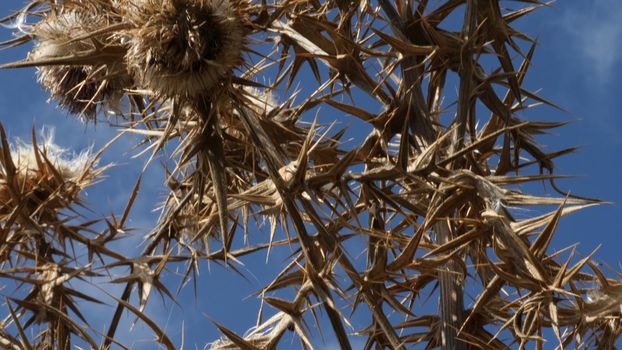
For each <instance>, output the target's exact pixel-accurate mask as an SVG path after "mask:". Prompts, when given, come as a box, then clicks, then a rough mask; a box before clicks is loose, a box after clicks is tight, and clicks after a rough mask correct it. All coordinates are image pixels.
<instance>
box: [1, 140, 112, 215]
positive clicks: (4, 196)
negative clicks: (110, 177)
mask: <svg viewBox="0 0 622 350" xmlns="http://www.w3.org/2000/svg"><path fill="white" fill-rule="evenodd" d="M10 158H11V159H2V162H1V164H0V214H1V215H6V214H9V213H11V212H12V211H13V210H14V208H15V207H17V206H18V205H19V204H20V203H22V201H26V205H25V206H24V207H25V208H26V210H27V211H28V214H29V215H31V214H32V213H33V212H35V211H37V210H43V209H47V210H52V211H54V210H57V209H61V208H64V207H68V206H69V205H71V204H72V203H73V202H75V201H76V200H77V199H78V198H77V196H78V194H79V192H80V191H81V190H82V189H84V188H85V187H87V186H88V185H90V184H91V183H92V181H93V180H94V179H95V177H96V176H97V175H98V174H99V173H100V170H101V169H97V170H95V169H93V165H94V163H95V161H94V160H93V157H92V155H91V154H90V152H88V151H85V152H82V153H80V154H77V155H72V154H70V153H69V152H68V151H67V150H65V149H63V148H61V147H59V146H57V145H56V144H54V139H53V134H52V133H49V134H48V135H45V137H44V142H43V144H42V145H41V146H38V147H35V146H33V145H32V144H26V143H24V142H22V141H19V140H18V141H17V142H16V143H15V146H14V147H13V149H11V151H10Z"/></svg>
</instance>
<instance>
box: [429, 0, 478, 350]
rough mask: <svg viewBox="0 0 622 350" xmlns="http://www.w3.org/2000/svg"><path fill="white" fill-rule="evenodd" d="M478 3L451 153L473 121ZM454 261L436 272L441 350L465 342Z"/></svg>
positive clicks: (466, 33)
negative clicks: (462, 339) (460, 334)
mask: <svg viewBox="0 0 622 350" xmlns="http://www.w3.org/2000/svg"><path fill="white" fill-rule="evenodd" d="M476 9H477V0H468V1H467V2H466V10H465V13H464V24H463V27H462V36H463V39H464V41H465V43H466V45H465V47H464V48H463V50H462V54H461V58H460V60H461V66H460V67H461V69H460V71H459V72H458V74H459V76H460V89H459V91H458V110H457V115H456V119H455V121H454V123H455V124H456V128H455V129H454V130H455V131H454V135H453V136H454V137H453V140H452V144H451V147H450V154H452V153H455V152H456V151H458V150H460V149H461V148H462V147H463V146H464V137H465V134H466V133H467V127H468V126H469V123H471V122H472V121H473V120H474V116H473V115H471V110H472V103H471V93H472V92H471V91H472V85H473V84H472V79H473V77H472V76H473V62H472V52H471V48H472V41H473V37H472V36H473V33H474V31H475V29H476V26H477V11H476ZM463 166H464V164H462V162H452V163H451V164H450V167H452V168H454V169H459V168H462V167H463ZM449 225H450V223H449V222H447V221H445V222H441V223H438V224H437V225H436V235H437V240H438V243H439V244H441V245H442V244H446V243H447V242H449V241H451V240H452V239H454V238H455V237H453V233H452V229H451V227H450V226H449ZM457 265H458V264H457V263H456V261H454V260H453V259H452V260H449V261H448V262H447V263H446V264H445V266H443V267H442V270H441V272H439V284H440V288H441V293H440V294H441V296H440V298H441V300H440V303H439V309H440V310H439V313H440V316H441V322H442V326H441V349H443V350H466V349H467V348H468V346H467V343H465V342H463V341H461V340H459V339H458V331H459V330H460V329H462V324H463V322H464V287H463V285H462V284H463V283H462V280H463V278H464V277H463V276H462V273H461V272H460V271H459V269H458V268H459V266H457Z"/></svg>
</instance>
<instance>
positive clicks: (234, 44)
mask: <svg viewBox="0 0 622 350" xmlns="http://www.w3.org/2000/svg"><path fill="white" fill-rule="evenodd" d="M122 12H123V14H124V17H125V18H126V20H129V21H130V22H131V23H132V25H133V26H134V29H132V30H130V31H129V33H128V36H129V45H130V47H129V50H128V53H127V56H126V58H127V62H128V66H129V67H130V70H131V71H132V72H133V74H134V77H135V78H136V80H138V81H139V82H141V83H142V85H143V86H144V87H145V88H148V89H151V90H153V92H154V93H157V94H163V95H165V96H177V97H188V98H191V97H195V96H199V95H204V94H206V93H208V92H209V91H210V89H212V88H214V87H215V86H216V85H217V84H218V83H219V82H220V81H221V80H222V79H223V78H224V77H226V76H228V75H229V74H230V72H231V70H232V69H233V68H234V67H235V66H237V65H238V64H239V63H240V62H241V58H240V52H241V50H242V46H243V32H244V30H243V24H242V21H241V20H240V16H238V15H237V13H236V10H235V8H234V6H232V3H231V2H230V1H228V0H164V1H161V0H129V1H128V2H127V3H125V4H124V6H123V11H122Z"/></svg>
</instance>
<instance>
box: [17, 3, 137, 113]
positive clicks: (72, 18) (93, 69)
mask: <svg viewBox="0 0 622 350" xmlns="http://www.w3.org/2000/svg"><path fill="white" fill-rule="evenodd" d="M109 24H110V23H109V19H106V17H104V16H100V15H98V14H96V13H94V12H92V13H91V12H85V11H77V10H73V11H69V12H64V13H60V14H58V15H49V16H48V17H47V18H45V19H44V20H43V21H41V22H40V23H38V24H37V25H36V26H35V27H34V31H33V33H34V36H35V38H36V41H37V42H36V45H35V47H34V48H33V50H32V52H30V54H29V55H28V59H29V60H30V61H34V62H49V61H50V60H58V61H61V60H62V61H66V62H67V64H63V63H60V62H59V63H57V64H48V63H46V64H42V65H38V69H37V75H38V80H39V83H40V84H41V85H42V86H43V87H44V88H45V89H46V90H48V91H49V92H50V95H51V98H52V99H54V100H56V101H57V102H58V104H59V105H60V106H61V107H62V108H64V109H66V110H67V111H68V112H70V113H72V114H80V115H82V116H85V117H87V119H93V118H94V117H95V114H96V112H97V106H98V105H99V104H102V103H112V104H116V102H117V101H118V99H119V98H120V97H121V96H122V89H123V87H124V86H125V85H127V83H128V76H127V73H125V68H124V64H123V61H122V57H123V54H119V57H118V59H114V56H113V55H112V56H111V55H108V56H107V60H106V61H103V60H99V61H98V60H97V59H92V58H93V57H97V55H98V54H99V53H100V51H103V50H110V46H109V45H110V43H109V42H108V41H109V38H107V37H105V36H104V35H98V36H89V33H91V32H93V31H94V30H97V29H100V28H104V27H106V26H107V25H109ZM102 47H103V48H102ZM77 57H81V58H82V59H81V61H84V60H85V58H88V57H90V58H91V59H92V60H93V64H89V65H78V64H75V65H74V64H70V62H71V61H72V60H75V59H76V58H77ZM81 64H83V63H81Z"/></svg>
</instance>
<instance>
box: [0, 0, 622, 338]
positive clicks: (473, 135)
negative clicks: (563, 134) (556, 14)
mask: <svg viewBox="0 0 622 350" xmlns="http://www.w3.org/2000/svg"><path fill="white" fill-rule="evenodd" d="M544 5H546V3H543V2H540V1H532V0H523V1H500V0H490V1H481V0H480V1H476V0H445V1H440V2H428V1H412V0H399V1H387V0H375V1H360V2H349V1H334V0H322V1H302V0H293V1H270V2H267V1H243V0H164V1H155V0H115V1H112V0H65V1H51V0H49V1H41V0H37V1H33V2H32V3H31V4H30V5H28V6H27V7H26V8H25V9H24V10H23V11H22V12H20V13H18V14H15V15H14V16H10V17H7V19H6V21H9V20H15V19H19V18H21V17H23V16H24V14H26V15H27V16H30V17H32V16H37V17H40V18H41V19H40V21H39V22H38V23H37V24H35V25H33V26H32V33H26V34H25V35H24V36H22V37H18V38H16V39H14V40H11V41H8V42H6V43H4V45H6V46H11V45H18V44H23V43H26V42H29V41H30V40H34V41H35V44H34V47H33V49H32V51H31V53H30V55H29V57H28V58H27V59H26V60H25V61H21V62H16V63H9V64H6V65H4V67H5V68H11V67H25V66H36V67H38V69H39V73H38V74H39V78H40V81H41V83H42V84H43V85H44V86H45V87H47V88H48V90H49V91H50V93H51V95H52V97H53V98H55V99H56V100H58V102H59V104H60V105H61V106H63V107H65V108H67V109H68V111H69V112H71V113H75V114H85V115H87V116H93V115H94V114H96V112H101V108H99V109H98V108H97V107H96V106H97V105H98V104H100V103H102V102H105V101H109V100H111V99H113V100H114V99H118V98H120V95H123V96H124V97H125V98H127V101H128V107H129V109H128V110H127V111H126V112H125V113H123V116H124V117H125V119H124V121H125V122H126V123H125V124H122V125H121V129H122V131H123V134H122V135H125V134H130V133H131V134H137V135H141V136H143V137H144V140H143V142H141V143H140V144H139V145H137V148H139V149H140V148H142V150H141V152H144V153H148V154H149V155H150V156H151V158H150V160H152V159H154V158H155V157H157V156H161V155H164V156H165V157H168V158H166V159H167V161H165V162H164V163H163V164H164V167H165V170H166V179H163V181H164V183H165V184H166V186H165V187H167V197H166V199H165V201H164V203H163V204H161V209H162V215H161V217H160V219H159V221H158V222H157V223H156V224H155V225H154V229H153V230H152V232H150V234H149V235H148V236H147V239H146V240H147V245H146V247H145V248H144V250H143V251H142V253H140V254H136V257H130V258H128V257H125V256H123V255H122V254H120V253H119V252H117V251H115V249H113V248H111V245H110V243H111V242H113V241H114V240H116V239H117V238H120V236H119V234H120V233H124V232H125V231H126V230H127V228H126V227H125V226H126V222H127V220H128V217H129V215H130V211H131V207H132V204H133V203H134V200H135V199H136V196H137V195H138V191H139V188H140V185H141V181H143V179H138V180H137V184H136V187H135V190H134V192H133V193H132V194H131V195H130V198H129V201H128V205H127V207H126V208H125V209H123V211H122V215H121V216H120V217H119V218H117V217H115V216H112V217H110V218H106V220H105V223H106V225H105V228H104V229H95V228H94V223H93V222H90V221H85V222H84V223H81V224H76V223H75V222H73V221H72V220H63V219H64V218H65V216H63V213H65V212H66V211H69V210H71V211H73V212H75V213H76V215H77V213H78V211H77V210H75V204H81V203H80V202H79V201H78V200H77V199H78V198H79V197H78V195H79V193H80V191H81V190H82V189H84V188H85V187H86V186H87V185H88V184H89V183H90V182H92V181H93V180H94V179H95V177H96V176H97V175H99V173H100V171H101V169H95V168H94V165H95V159H97V157H94V158H92V159H91V160H89V161H88V162H85V163H84V164H83V166H79V167H78V170H79V171H78V170H75V171H74V170H71V169H74V168H71V169H69V168H68V165H67V164H68V163H65V162H64V161H62V159H64V158H62V157H61V158H59V157H58V156H57V155H58V151H56V149H55V148H53V147H51V146H47V148H46V147H43V148H40V147H37V146H36V145H35V146H33V147H31V148H28V147H25V148H24V147H22V148H19V147H18V148H13V149H11V147H9V146H8V143H7V141H6V137H4V136H3V145H2V151H3V152H2V158H1V160H2V166H3V168H2V169H3V170H2V172H0V176H2V178H1V179H2V182H1V183H0V185H1V186H2V187H0V199H1V200H2V202H1V203H0V205H1V206H0V215H1V218H0V223H2V226H3V230H2V231H0V234H1V235H2V237H1V238H3V240H0V242H4V243H0V244H2V245H1V246H0V248H2V251H0V253H2V254H0V259H2V260H0V261H1V262H3V263H4V264H3V265H1V266H0V269H1V270H0V278H3V279H10V280H13V281H19V282H23V283H25V284H30V285H32V288H31V289H30V291H29V292H28V294H27V295H25V296H24V294H25V293H21V294H20V290H16V291H15V292H14V294H9V295H11V296H12V297H11V299H10V300H7V302H6V309H7V310H8V313H9V314H8V315H7V317H6V318H5V320H4V321H2V322H1V323H0V345H2V346H5V347H7V348H11V346H12V345H10V344H18V343H19V344H21V345H23V347H24V348H37V347H39V348H46V347H47V348H49V347H56V348H63V349H65V348H67V349H68V348H69V347H70V345H71V344H72V340H73V339H74V338H75V337H78V338H80V339H82V340H83V341H84V342H86V343H88V344H89V345H90V346H93V347H98V348H102V349H107V348H109V347H111V346H113V345H114V344H117V345H119V344H118V340H117V339H116V337H117V329H118V328H119V326H120V325H121V322H122V321H121V317H122V314H123V312H124V310H127V311H129V312H131V313H132V314H133V315H135V316H136V317H137V318H138V319H140V321H141V322H144V323H145V324H147V325H148V326H149V327H150V328H151V329H152V330H153V331H154V333H155V334H156V336H157V337H156V339H157V342H159V343H160V344H161V345H162V346H164V347H165V348H167V349H174V348H175V347H176V346H179V344H177V343H176V341H175V340H174V339H171V337H170V336H169V335H168V334H167V333H166V332H165V331H163V330H162V328H161V326H160V325H158V324H157V322H156V321H155V320H154V319H152V318H151V317H150V316H148V315H147V314H146V312H145V305H146V303H147V302H148V299H149V296H150V294H151V291H152V290H157V291H158V292H160V293H161V294H162V295H164V296H167V297H168V298H170V299H172V301H175V297H174V296H173V294H172V293H171V292H170V291H169V286H168V285H166V284H165V283H164V282H163V279H162V276H165V275H167V274H168V273H169V270H168V269H167V267H173V266H180V264H185V271H184V273H183V277H182V280H181V285H184V284H185V283H186V281H188V280H189V279H191V278H209V276H208V277H205V275H204V274H202V275H200V276H199V275H198V274H197V272H198V270H199V269H200V268H201V266H202V265H201V263H202V262H205V261H216V262H222V263H224V264H227V265H228V266H230V267H231V268H232V269H233V270H234V271H236V272H240V271H239V270H238V269H237V268H236V266H237V264H238V263H239V262H240V261H241V260H242V259H243V258H244V256H246V255H250V254H257V253H259V252H263V251H267V252H268V253H270V252H271V250H273V249H288V252H289V253H290V260H289V261H288V263H287V264H285V265H284V267H283V269H282V270H281V271H278V272H276V273H275V278H274V279H273V281H272V282H271V283H269V284H268V285H266V286H264V287H263V288H261V290H260V291H258V293H257V295H258V297H259V298H261V301H262V308H261V309H260V311H259V317H258V320H259V321H258V322H257V324H255V325H254V327H253V324H251V323H249V324H248V327H249V328H252V330H251V331H249V332H248V334H246V335H245V336H239V335H237V334H235V333H234V332H232V331H231V330H229V329H227V328H226V327H224V326H222V325H220V324H218V323H216V326H217V328H218V329H219V330H220V331H222V333H223V334H224V338H222V339H219V340H217V341H215V342H212V343H209V344H208V346H209V347H210V348H212V349H275V348H276V347H277V346H278V345H279V344H280V343H281V342H283V339H286V337H284V335H285V334H287V333H290V332H291V333H293V334H295V335H296V336H297V337H298V338H299V339H300V341H301V344H302V346H303V347H307V348H311V347H313V346H316V345H317V344H314V341H315V339H316V338H317V337H316V336H313V335H311V334H310V330H311V328H310V327H308V324H309V323H311V322H314V323H316V326H317V329H330V330H331V332H332V333H330V334H328V336H331V337H333V338H334V339H336V340H337V342H338V343H339V346H340V347H341V348H342V349H351V348H352V345H351V341H352V339H353V338H355V337H362V339H364V341H365V348H366V349H372V348H374V347H377V348H393V349H405V348H409V347H412V346H413V345H416V344H423V346H424V347H425V348H426V349H431V348H438V347H440V348H442V349H471V348H472V349H475V348H480V349H509V348H511V347H514V346H518V347H519V348H528V347H529V348H531V347H535V348H542V347H543V346H544V344H545V342H548V343H555V344H557V345H558V346H559V347H560V348H567V347H578V348H585V347H590V346H592V347H597V348H602V349H609V348H613V347H614V346H615V342H616V339H617V338H618V336H619V335H620V334H621V333H622V327H621V322H622V311H621V309H620V305H622V304H621V303H622V297H621V295H622V294H621V292H620V290H621V288H622V287H621V284H620V281H619V276H613V277H610V276H608V275H607V274H605V273H604V272H603V271H601V269H600V268H599V267H598V265H597V264H596V263H595V262H594V257H593V254H590V255H588V256H587V257H581V258H577V256H578V255H577V254H576V253H575V251H574V249H570V248H563V249H558V250H557V251H553V249H552V248H551V247H550V245H551V242H552V238H553V236H554V234H555V232H556V229H557V226H558V223H559V220H560V219H561V217H563V216H565V215H568V214H570V213H573V212H575V211H577V210H581V209H584V208H586V207H590V206H594V205H597V204H599V203H600V201H598V200H594V199H590V198H583V197H579V196H573V195H570V194H568V193H566V192H565V191H562V190H560V189H559V188H558V187H557V185H556V180H558V179H559V178H561V176H559V175H557V174H555V173H554V169H555V166H554V161H555V159H556V158H558V157H560V156H562V155H566V154H568V153H572V152H573V151H574V149H573V148H569V149H564V150H560V151H554V152H546V151H545V150H544V148H543V147H542V146H541V145H540V144H539V142H538V141H539V138H540V136H541V135H542V134H546V133H547V132H548V131H549V130H550V129H554V128H557V127H560V126H562V125H563V123H561V122H556V121H533V120H532V119H530V120H524V119H522V117H521V116H522V112H524V111H526V110H528V109H530V108H531V107H533V106H534V105H538V104H546V105H549V106H553V107H555V106H554V105H553V104H552V103H551V102H549V101H547V100H546V99H544V98H542V97H539V96H538V95H537V94H535V93H533V92H532V91H530V90H528V89H527V87H526V86H525V85H524V81H525V77H526V75H527V73H528V71H529V68H530V65H531V60H532V57H533V55H534V51H535V48H536V43H535V41H534V40H533V39H531V38H529V37H528V36H527V35H526V34H524V33H521V32H520V31H519V30H518V29H516V28H515V24H514V23H515V21H516V20H518V19H520V18H522V17H524V16H527V15H529V14H530V13H531V12H533V11H535V10H537V9H538V8H539V7H541V6H544ZM457 16H458V17H461V18H463V19H464V20H463V22H462V23H461V28H460V29H459V30H456V31H451V30H448V29H446V28H448V23H447V22H449V21H450V20H451V18H456V17H457ZM93 18H96V19H97V20H95V21H92V20H91V19H93ZM86 22H88V23H92V25H89V26H86V25H85V23H86ZM454 27H455V26H454ZM69 29H70V30H69ZM491 62H492V63H491ZM314 79H315V80H314ZM454 79H458V81H459V82H458V84H457V86H453V85H452V84H449V82H451V81H454ZM316 81H317V82H316ZM292 86H296V88H293V89H292ZM456 90H457V93H454V91H456ZM275 92H277V93H280V94H281V95H282V96H288V98H287V99H285V100H282V101H281V100H278V99H276V98H274V97H273V96H272V95H273V94H274V93H275ZM350 117H353V118H355V119H356V121H355V122H352V120H353V119H348V118H350ZM327 120H328V121H329V122H326V121H327ZM348 123H352V124H351V125H352V127H350V128H348V127H343V128H341V129H339V128H338V127H340V126H341V125H344V124H345V125H348ZM354 129H356V130H354ZM33 142H34V140H33ZM33 145H34V143H33ZM171 150H172V152H169V151H171ZM21 153H26V154H29V156H28V157H30V158H28V157H23V156H20V154H21ZM16 158H17V160H16ZM20 159H22V160H20ZM59 159H60V160H59ZM28 164H32V165H28ZM150 166H154V165H153V164H150ZM538 182H542V183H548V184H550V185H551V188H552V189H553V191H555V193H556V196H550V195H542V194H530V193H526V192H525V191H523V190H521V188H524V186H522V185H525V184H528V183H538ZM154 205H155V204H154ZM534 207H535V208H538V210H534V211H529V212H525V213H527V214H525V213H523V214H522V215H521V216H517V215H516V212H517V210H518V209H524V208H534ZM532 214H533V215H532ZM78 217H79V215H78ZM266 223H267V224H269V225H270V230H269V234H268V235H261V234H260V233H257V234H255V232H256V231H258V230H253V229H254V228H257V227H259V226H262V225H264V224H266ZM7 228H8V229H7ZM240 234H244V235H245V237H244V238H247V236H248V235H251V234H253V238H254V240H253V241H255V242H256V241H259V242H260V243H258V244H255V245H251V244H250V243H248V242H249V240H247V239H240V237H239V236H240ZM360 242H364V243H365V244H364V247H363V248H362V249H360V250H357V248H360V247H361V245H360ZM22 246H23V247H25V248H24V249H21V247H22ZM68 246H79V247H82V248H84V249H85V250H86V251H88V257H87V258H86V259H85V258H84V257H77V256H75V255H73V254H75V253H72V252H71V250H70V249H67V247H68ZM16 247H18V248H16ZM361 255H362V256H364V257H365V259H364V260H365V261H364V263H362V264H361V263H360V262H359V261H357V260H356V258H355V257H357V256H361ZM94 257H97V258H98V259H99V261H98V260H97V259H94ZM11 263H12V264H13V265H15V266H16V267H13V265H11ZM122 267H126V268H129V271H130V272H129V273H125V274H124V275H122V276H121V277H119V276H118V273H119V271H121V270H120V268H122ZM257 268H258V267H257ZM100 272H101V274H100ZM240 273H241V272H240ZM109 274H110V275H109ZM112 275H115V276H112ZM87 277H89V278H91V277H92V278H95V279H97V280H98V281H109V282H112V283H122V284H124V286H125V289H124V291H123V293H122V294H121V295H120V296H113V299H112V302H113V303H114V304H115V305H116V309H115V310H114V312H112V313H111V317H110V320H111V321H110V323H109V324H108V325H107V326H108V327H107V330H106V334H104V335H101V334H97V332H96V331H94V330H92V329H90V328H89V327H88V322H87V319H88V315H82V314H81V313H80V310H79V308H78V307H77V306H76V304H75V303H74V301H73V300H74V299H77V298H79V299H84V300H88V301H93V302H98V301H99V300H98V299H94V298H92V297H89V296H87V295H84V294H81V293H80V292H78V291H76V290H75V289H73V287H71V286H70V284H69V282H74V281H75V283H81V281H84V280H85V279H86V278H87ZM466 286H469V287H470V288H466ZM135 287H136V288H137V289H138V298H137V300H138V304H137V305H134V304H133V303H134V299H133V298H132V292H133V291H134V288H135ZM22 290H23V289H22ZM291 291H293V294H291V293H289V294H288V292H291ZM467 293H472V295H470V296H471V297H472V298H473V300H474V301H473V303H472V304H471V305H467V304H466V303H465V299H466V297H465V294H467ZM473 293H475V294H473ZM13 295H15V297H13ZM292 295H293V297H292ZM430 295H432V296H434V297H436V298H438V303H437V304H438V311H437V312H435V313H429V310H427V309H421V308H419V307H418V304H416V302H417V301H419V300H425V299H426V298H428V297H429V296H430ZM285 296H289V298H286V297H285ZM14 305H16V308H15V309H14V308H13V306H14ZM361 309H363V310H365V311H364V312H363V313H364V314H365V316H366V317H367V318H366V321H367V322H368V323H367V324H366V325H362V324H361V323H360V322H358V323H354V322H351V320H350V315H352V314H354V313H355V312H357V311H358V310H361ZM267 310H271V311H267ZM426 312H428V314H426ZM26 314H28V315H30V318H28V319H26V317H25V315H26ZM266 314H267V315H266ZM320 314H321V315H323V316H319V315H320ZM25 319H26V322H24V320H25ZM34 321H37V322H41V323H42V324H43V325H44V326H43V327H41V328H42V330H40V332H41V333H40V334H41V335H42V336H40V337H32V336H29V334H32V333H27V332H25V331H26V330H28V329H29V327H31V326H32V323H33V322H34ZM352 324H354V326H352ZM327 326H330V328H328V327H327ZM236 327H238V328H239V327H240V325H236ZM355 327H356V328H355ZM70 334H73V338H72V336H71V335H70ZM324 335H327V332H324ZM547 337H548V339H545V338H547ZM94 339H102V340H101V341H99V342H96V341H95V340H94ZM24 344H25V345H24ZM282 346H287V345H286V344H285V343H284V342H283V345H282ZM17 347H18V348H19V346H17Z"/></svg>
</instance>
